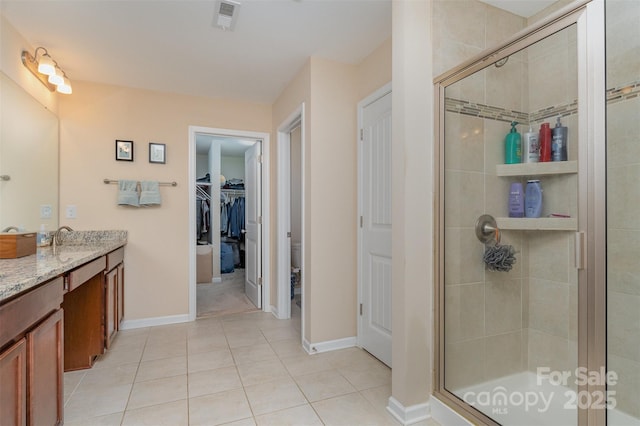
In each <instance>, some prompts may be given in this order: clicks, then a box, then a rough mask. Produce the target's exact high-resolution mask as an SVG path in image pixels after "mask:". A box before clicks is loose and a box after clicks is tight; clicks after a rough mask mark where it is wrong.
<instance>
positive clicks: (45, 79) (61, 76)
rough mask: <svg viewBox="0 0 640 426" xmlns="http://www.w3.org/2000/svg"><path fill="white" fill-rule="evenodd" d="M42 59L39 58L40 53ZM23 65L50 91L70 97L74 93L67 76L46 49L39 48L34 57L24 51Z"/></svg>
mask: <svg viewBox="0 0 640 426" xmlns="http://www.w3.org/2000/svg"><path fill="white" fill-rule="evenodd" d="M40 51H42V53H40V57H38V52H40ZM22 64H23V65H24V66H25V67H26V68H27V69H28V70H29V71H31V73H32V74H33V75H35V76H36V77H37V78H38V80H40V82H41V83H42V84H44V85H45V86H47V88H48V89H49V90H50V91H52V92H53V91H54V90H55V91H58V93H63V94H65V95H69V94H71V93H72V91H73V90H72V89H71V82H70V81H69V78H67V74H66V73H65V72H64V71H63V70H62V68H60V67H59V66H58V63H57V62H56V61H54V60H53V58H52V57H51V56H50V55H49V52H47V49H45V48H44V47H38V48H37V49H36V51H35V52H33V55H32V54H31V53H29V52H28V51H26V50H23V51H22Z"/></svg>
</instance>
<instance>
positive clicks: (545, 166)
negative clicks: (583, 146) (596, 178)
mask: <svg viewBox="0 0 640 426" xmlns="http://www.w3.org/2000/svg"><path fill="white" fill-rule="evenodd" d="M572 173H578V162H577V161H550V162H547V163H519V164H498V165H496V175H497V176H543V175H562V174H572Z"/></svg>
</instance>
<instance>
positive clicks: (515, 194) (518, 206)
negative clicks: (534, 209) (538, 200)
mask: <svg viewBox="0 0 640 426" xmlns="http://www.w3.org/2000/svg"><path fill="white" fill-rule="evenodd" d="M509 217H524V194H523V192H522V184H521V183H520V182H513V183H512V184H511V187H510V188H509Z"/></svg>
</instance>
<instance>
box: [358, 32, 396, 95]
mask: <svg viewBox="0 0 640 426" xmlns="http://www.w3.org/2000/svg"><path fill="white" fill-rule="evenodd" d="M391 44H392V41H391V38H389V39H388V40H386V41H385V42H384V43H382V44H381V45H380V46H378V48H377V49H376V50H374V51H373V52H371V54H370V55H369V56H367V57H366V58H365V59H364V60H363V61H362V62H360V63H359V64H358V67H357V73H358V81H357V84H358V99H364V98H365V97H367V96H369V95H370V94H371V93H372V92H373V91H375V90H376V89H378V88H380V87H382V86H384V85H385V84H387V83H389V82H390V81H391Z"/></svg>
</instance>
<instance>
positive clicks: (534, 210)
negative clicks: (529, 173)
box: [524, 180, 542, 217]
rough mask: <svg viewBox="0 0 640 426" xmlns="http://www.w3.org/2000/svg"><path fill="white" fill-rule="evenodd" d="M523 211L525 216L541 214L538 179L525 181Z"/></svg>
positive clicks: (538, 215) (540, 195)
mask: <svg viewBox="0 0 640 426" xmlns="http://www.w3.org/2000/svg"><path fill="white" fill-rule="evenodd" d="M525 191H526V192H525V198H524V199H525V201H524V213H525V216H526V217H540V215H541V214H542V188H541V187H540V181H539V180H529V181H527V189H526V190H525Z"/></svg>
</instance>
